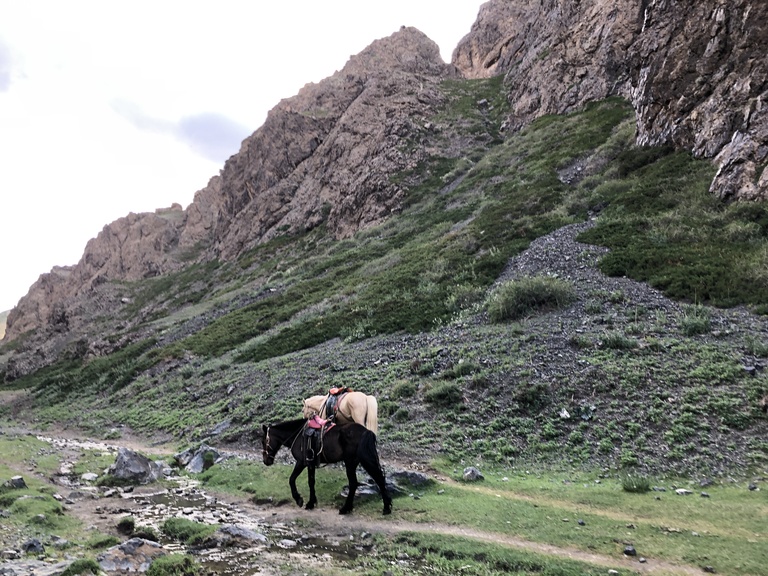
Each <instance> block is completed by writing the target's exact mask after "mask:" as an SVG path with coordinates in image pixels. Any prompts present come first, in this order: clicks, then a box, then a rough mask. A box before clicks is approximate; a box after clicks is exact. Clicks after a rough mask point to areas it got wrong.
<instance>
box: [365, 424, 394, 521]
mask: <svg viewBox="0 0 768 576" xmlns="http://www.w3.org/2000/svg"><path fill="white" fill-rule="evenodd" d="M359 456H360V463H361V464H362V465H363V469H364V470H365V471H366V472H368V475H369V476H370V477H371V478H373V481H374V482H376V486H378V487H379V492H380V493H381V499H382V500H383V501H384V511H383V512H382V514H391V513H392V497H391V496H390V495H389V492H388V491H387V480H386V478H385V477H384V471H383V470H382V469H381V463H380V462H379V454H378V452H377V451H376V436H375V435H374V434H373V433H372V432H370V431H368V432H366V433H365V434H364V435H363V438H362V439H361V441H360V452H359Z"/></svg>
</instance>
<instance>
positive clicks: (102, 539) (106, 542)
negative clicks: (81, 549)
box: [85, 534, 120, 550]
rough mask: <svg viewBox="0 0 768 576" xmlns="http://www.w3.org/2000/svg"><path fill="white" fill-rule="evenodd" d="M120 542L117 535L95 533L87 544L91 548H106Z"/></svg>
mask: <svg viewBox="0 0 768 576" xmlns="http://www.w3.org/2000/svg"><path fill="white" fill-rule="evenodd" d="M118 544H120V539H119V538H117V537H115V536H111V535H109V534H94V535H93V536H91V537H90V538H89V539H88V541H87V542H86V543H85V546H86V548H90V549H91V550H103V549H105V548H110V547H112V546H117V545H118Z"/></svg>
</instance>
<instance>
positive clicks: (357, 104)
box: [7, 28, 455, 379]
mask: <svg viewBox="0 0 768 576" xmlns="http://www.w3.org/2000/svg"><path fill="white" fill-rule="evenodd" d="M454 74H455V69H454V68H453V67H452V66H451V65H448V64H446V63H445V62H443V61H442V59H441V57H440V53H439V48H438V46H437V44H435V43H434V42H433V41H431V40H430V39H429V38H427V37H426V36H424V34H422V33H421V32H419V31H418V30H416V29H415V28H402V29H401V30H400V31H399V32H397V33H395V34H393V35H392V36H390V37H388V38H383V39H381V40H378V41H376V42H374V43H373V44H371V45H370V46H369V47H368V48H366V49H365V50H364V51H363V52H361V53H360V54H358V55H357V56H353V57H352V58H351V59H350V61H349V62H348V63H347V65H346V66H345V67H344V68H343V69H342V70H341V71H339V72H337V73H336V74H334V75H333V76H331V77H330V78H327V79H325V80H323V81H321V82H319V83H317V84H308V85H306V86H305V87H304V88H302V89H301V91H300V92H299V94H297V95H296V96H294V97H292V98H288V99H286V100H283V101H281V102H280V103H279V104H278V105H277V106H275V108H274V109H272V111H271V112H270V113H269V115H268V117H267V120H266V121H265V123H264V125H263V126H262V127H261V128H259V129H258V130H257V131H256V132H255V133H254V134H253V135H252V136H250V137H249V138H247V139H246V140H245V141H244V142H243V144H242V147H241V149H240V151H239V153H238V154H235V155H234V156H232V157H231V158H230V159H229V160H228V161H227V162H226V163H225V165H224V168H223V170H222V171H221V173H220V174H219V175H218V176H215V177H213V178H211V180H210V182H209V183H208V185H207V186H206V187H205V188H204V189H202V190H200V191H198V192H197V194H196V195H195V199H194V201H193V203H192V204H191V205H190V206H189V207H188V208H187V209H186V210H182V209H181V207H180V206H178V205H175V206H173V207H171V208H168V209H162V210H157V211H156V212H155V213H146V214H129V215H128V216H126V217H124V218H120V219H119V220H116V221H115V222H113V223H111V224H109V225H107V226H105V227H104V229H103V230H102V232H101V233H99V235H98V236H97V237H96V238H94V239H93V240H91V241H90V242H89V243H88V245H87V246H86V248H85V252H84V254H83V257H82V259H81V260H80V262H78V263H77V265H75V266H72V267H62V268H55V269H54V270H52V271H51V272H50V273H49V274H43V275H42V276H41V277H40V279H39V280H38V282H37V283H36V284H34V285H33V286H32V287H31V288H30V291H29V293H28V294H27V295H26V296H25V297H24V298H22V299H21V301H20V302H19V303H18V305H17V306H16V308H15V309H14V310H13V311H12V312H11V314H10V315H9V317H8V323H7V338H8V339H9V340H13V339H15V338H17V337H18V336H20V335H21V334H24V333H26V332H28V331H31V330H35V329H37V330H38V332H39V334H38V335H37V337H36V338H35V339H33V340H34V341H33V342H31V343H30V345H29V346H28V353H26V354H22V355H20V356H19V357H18V358H16V359H14V360H13V361H12V362H10V365H9V368H8V370H7V375H8V377H9V378H11V379H12V378H16V377H18V376H21V375H23V374H25V373H28V372H30V371H31V370H33V369H35V368H36V367H38V366H39V365H42V364H44V363H46V362H47V361H49V360H50V358H51V357H52V355H54V354H55V353H56V351H57V350H58V349H59V348H60V346H54V345H53V344H52V343H51V342H49V340H50V338H51V337H54V338H57V339H58V340H62V338H58V337H57V336H56V334H59V335H60V334H67V333H72V334H74V332H75V331H76V330H75V325H78V324H79V325H83V324H86V323H87V321H88V320H89V319H90V318H91V317H92V316H93V315H95V314H97V313H99V312H103V313H105V314H108V313H109V309H110V307H112V308H115V307H119V305H120V297H119V295H118V296H115V294H113V292H114V290H112V291H110V288H109V286H108V283H110V282H113V281H125V280H127V281H132V280H140V279H144V278H149V277H153V276H157V275H160V274H163V273H167V272H169V271H172V270H174V269H176V268H178V267H179V266H180V265H181V264H180V261H186V262H189V261H190V258H197V259H199V260H207V259H211V258H222V259H231V258H235V257H237V256H238V255H239V254H241V253H242V252H243V251H244V250H247V249H248V248H250V247H252V246H254V245H255V244H258V243H259V242H263V241H265V240H268V239H270V238H273V237H275V236H277V235H279V234H282V233H285V232H286V231H296V230H308V229H312V228H314V227H315V226H318V225H319V224H321V223H325V224H326V225H327V227H328V229H329V230H330V231H331V233H332V234H334V235H335V236H336V237H337V238H343V237H347V236H350V235H352V234H353V233H355V232H356V231H358V230H359V229H361V228H365V227H367V226H371V225H374V224H377V223H379V222H381V221H382V220H383V219H385V218H386V217H387V216H389V215H390V214H391V213H393V212H396V211H397V210H399V208H400V204H401V202H402V199H403V190H402V189H401V188H400V187H399V186H398V185H396V184H393V183H391V182H390V180H389V176H390V175H391V174H393V173H396V172H399V171H401V170H403V169H406V168H409V167H413V166H415V165H416V164H417V163H418V162H419V161H420V160H421V159H422V158H423V156H424V155H425V154H426V152H425V151H424V150H423V149H421V148H419V147H418V146H417V145H416V143H417V141H418V138H419V132H420V131H422V130H424V129H425V128H424V127H423V124H424V118H426V117H427V116H429V115H430V114H431V113H432V112H433V111H434V108H435V107H436V106H437V105H438V104H439V103H440V102H441V98H442V96H441V94H440V92H439V90H438V89H437V85H438V83H439V82H440V81H441V80H442V79H443V78H445V77H447V76H451V75H454ZM409 143H410V145H409ZM88 299H90V300H92V301H96V300H98V299H101V300H102V301H103V303H102V304H101V305H99V306H98V307H97V309H91V308H92V307H89V306H88V305H85V304H84V301H85V300H88ZM83 308H88V313H87V314H84V312H83ZM91 348H92V347H91ZM104 351H105V352H109V350H108V349H107V350H104Z"/></svg>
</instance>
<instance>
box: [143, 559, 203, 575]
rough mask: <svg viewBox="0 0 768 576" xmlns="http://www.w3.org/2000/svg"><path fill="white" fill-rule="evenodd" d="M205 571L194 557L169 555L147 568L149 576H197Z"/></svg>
mask: <svg viewBox="0 0 768 576" xmlns="http://www.w3.org/2000/svg"><path fill="white" fill-rule="evenodd" d="M202 573H203V569H202V567H201V566H200V564H198V562H197V560H195V559H194V558H193V557H192V556H188V555H186V554H183V555H182V554H168V555H167V556H160V557H159V558H157V559H156V560H154V561H153V562H152V564H150V565H149V568H147V572H146V575H147V576H197V575H198V574H202Z"/></svg>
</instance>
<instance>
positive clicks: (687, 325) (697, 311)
mask: <svg viewBox="0 0 768 576" xmlns="http://www.w3.org/2000/svg"><path fill="white" fill-rule="evenodd" d="M709 328H710V313H709V310H708V309H707V308H705V307H704V306H686V308H685V311H684V313H683V317H682V318H681V319H680V329H681V330H682V331H683V334H685V335H686V336H695V335H696V334H706V333H707V332H709Z"/></svg>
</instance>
